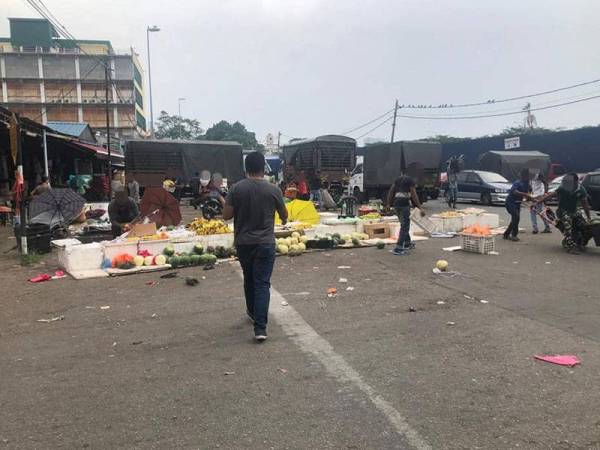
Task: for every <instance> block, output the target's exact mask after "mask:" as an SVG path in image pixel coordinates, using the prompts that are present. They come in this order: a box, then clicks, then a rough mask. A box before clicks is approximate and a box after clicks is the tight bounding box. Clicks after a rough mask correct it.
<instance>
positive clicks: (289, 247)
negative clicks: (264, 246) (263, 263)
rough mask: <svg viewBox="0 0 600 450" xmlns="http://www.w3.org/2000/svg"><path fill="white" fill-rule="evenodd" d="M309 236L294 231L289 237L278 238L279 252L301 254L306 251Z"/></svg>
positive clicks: (290, 254) (282, 253)
mask: <svg viewBox="0 0 600 450" xmlns="http://www.w3.org/2000/svg"><path fill="white" fill-rule="evenodd" d="M307 241H308V237H306V236H301V235H300V233H298V232H297V231H294V232H293V233H292V235H291V237H289V238H280V239H277V241H276V242H277V253H279V254H281V255H289V256H299V255H301V254H302V253H304V252H305V251H306V242H307Z"/></svg>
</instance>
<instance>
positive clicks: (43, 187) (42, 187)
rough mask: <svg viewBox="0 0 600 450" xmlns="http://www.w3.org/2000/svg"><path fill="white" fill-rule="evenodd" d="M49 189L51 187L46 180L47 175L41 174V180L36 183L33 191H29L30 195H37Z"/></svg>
mask: <svg viewBox="0 0 600 450" xmlns="http://www.w3.org/2000/svg"><path fill="white" fill-rule="evenodd" d="M51 189H52V188H51V187H50V183H49V182H48V177H47V176H46V175H42V182H41V183H40V184H38V185H37V186H36V187H35V189H34V190H33V191H31V196H32V197H35V196H37V195H41V194H43V193H45V192H49V191H50V190H51Z"/></svg>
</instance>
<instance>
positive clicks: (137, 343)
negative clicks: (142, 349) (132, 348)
mask: <svg viewBox="0 0 600 450" xmlns="http://www.w3.org/2000/svg"><path fill="white" fill-rule="evenodd" d="M143 342H144V341H133V342H132V343H131V345H140V344H141V343H143Z"/></svg>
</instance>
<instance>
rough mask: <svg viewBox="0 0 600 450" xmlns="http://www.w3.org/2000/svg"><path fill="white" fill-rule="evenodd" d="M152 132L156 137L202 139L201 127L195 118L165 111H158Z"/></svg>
mask: <svg viewBox="0 0 600 450" xmlns="http://www.w3.org/2000/svg"><path fill="white" fill-rule="evenodd" d="M157 125H158V126H157V128H156V132H155V133H154V134H155V136H156V137H157V138H158V139H184V140H191V141H198V140H201V139H202V132H203V130H202V128H200V122H198V121H197V120H196V119H185V118H183V117H181V116H175V115H174V116H170V115H169V114H168V113H167V112H166V111H161V112H160V117H159V118H158V120H157Z"/></svg>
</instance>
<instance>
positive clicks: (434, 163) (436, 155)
mask: <svg viewBox="0 0 600 450" xmlns="http://www.w3.org/2000/svg"><path fill="white" fill-rule="evenodd" d="M362 153H363V154H364V165H363V167H364V174H365V183H366V184H367V185H369V186H386V185H387V186H389V185H391V184H392V183H393V182H394V180H395V179H396V178H398V177H399V176H400V174H401V173H402V172H405V171H406V172H408V173H410V174H411V175H412V176H413V177H415V178H416V181H417V184H419V185H423V184H429V183H430V182H432V181H431V180H429V178H430V177H429V176H428V174H430V173H431V174H433V177H434V178H435V177H436V176H437V173H438V170H439V166H440V161H441V157H442V146H441V144H438V143H434V142H394V143H393V144H375V145H370V146H368V147H364V148H363V149H362Z"/></svg>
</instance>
